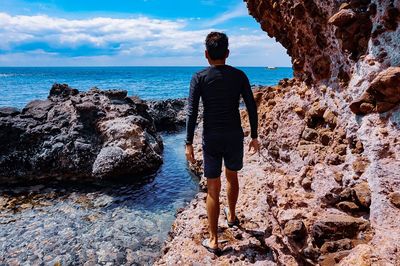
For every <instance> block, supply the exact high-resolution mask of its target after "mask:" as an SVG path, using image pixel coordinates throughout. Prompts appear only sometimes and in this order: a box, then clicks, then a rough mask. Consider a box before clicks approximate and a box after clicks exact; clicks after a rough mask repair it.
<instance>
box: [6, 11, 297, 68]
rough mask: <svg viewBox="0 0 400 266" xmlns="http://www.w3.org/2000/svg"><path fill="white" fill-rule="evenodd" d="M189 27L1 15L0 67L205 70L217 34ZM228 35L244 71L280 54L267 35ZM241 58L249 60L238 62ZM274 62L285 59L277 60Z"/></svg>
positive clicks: (226, 16) (170, 23)
mask: <svg viewBox="0 0 400 266" xmlns="http://www.w3.org/2000/svg"><path fill="white" fill-rule="evenodd" d="M235 10H236V9H235ZM235 10H233V11H232V12H231V13H229V14H228V13H225V14H223V15H222V16H220V17H219V18H216V19H215V20H213V21H214V22H213V23H216V22H217V21H224V20H225V21H226V20H227V19H230V18H233V17H234V16H238V15H240V14H242V12H243V11H240V10H239V9H237V10H236V11H235ZM246 12H247V11H246ZM189 22H190V19H189V20H182V19H180V20H167V19H164V20H161V19H153V18H149V17H145V16H140V17H134V18H126V19H117V18H109V17H95V18H90V19H65V18H58V17H50V16H47V15H35V16H13V15H9V14H7V13H1V12H0V39H1V42H0V65H26V64H30V65H60V64H66V65H107V64H109V65H144V64H153V65H160V64H167V65H174V63H173V62H175V65H204V64H205V63H206V62H205V60H204V56H203V50H204V45H203V44H204V39H205V36H206V35H207V33H209V32H210V31H212V30H218V29H215V28H212V26H209V27H205V28H204V29H200V30H191V29H188V23H189ZM213 23H211V24H210V25H212V24H213ZM216 24H218V23H216ZM225 32H227V33H228V35H229V37H230V48H231V50H232V58H231V59H230V60H231V61H232V62H237V63H239V64H242V65H243V62H245V61H246V60H247V62H248V63H246V64H245V65H259V64H263V63H262V61H263V60H264V61H266V60H268V59H267V58H266V55H267V54H268V52H270V54H271V53H275V51H279V52H281V50H282V49H281V48H280V45H278V44H276V43H273V42H271V39H269V38H268V37H267V36H266V34H265V33H263V32H258V33H256V32H253V31H243V30H242V31H241V30H235V31H234V32H232V33H230V32H229V31H225ZM279 49H281V50H279ZM241 55H246V57H245V58H240V57H241ZM274 56H275V57H276V56H278V57H279V56H280V58H282V55H279V54H277V55H274ZM285 60H286V61H285V62H289V63H285V64H286V65H290V61H289V60H287V58H286V59H285ZM281 61H282V60H281ZM140 62H142V63H140ZM264 65H270V64H267V63H265V64H264ZM281 65H282V64H281Z"/></svg>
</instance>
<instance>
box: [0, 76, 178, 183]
mask: <svg viewBox="0 0 400 266" xmlns="http://www.w3.org/2000/svg"><path fill="white" fill-rule="evenodd" d="M176 102H177V103H180V104H181V105H182V103H181V102H182V101H179V100H177V101H176ZM175 104H176V103H175ZM159 105H161V103H160V104H159ZM168 107H169V108H171V105H168ZM160 119H161V118H160ZM164 120H166V119H164ZM174 122H176V121H174ZM157 125H158V124H154V121H153V118H152V117H151V115H150V114H149V113H148V106H147V104H146V103H145V102H143V101H141V100H140V99H137V98H130V97H127V92H126V91H123V90H109V91H103V90H99V89H97V88H93V89H91V90H89V91H88V92H79V91H78V90H76V89H73V88H70V87H68V85H65V84H64V85H61V84H55V85H54V86H53V87H52V88H51V90H50V93H49V96H48V99H46V100H34V101H32V102H30V103H29V104H27V106H26V107H25V108H23V109H22V110H18V109H15V108H11V107H3V108H0V183H7V184H10V183H21V182H27V181H34V182H37V181H40V180H55V179H58V180H61V179H62V180H100V179H117V178H125V177H129V178H132V177H135V178H138V177H140V176H143V175H148V174H151V173H154V172H155V171H156V170H157V169H158V168H159V166H160V165H161V163H162V151H163V144H162V140H161V138H160V136H159V134H158V133H157V131H156V126H157Z"/></svg>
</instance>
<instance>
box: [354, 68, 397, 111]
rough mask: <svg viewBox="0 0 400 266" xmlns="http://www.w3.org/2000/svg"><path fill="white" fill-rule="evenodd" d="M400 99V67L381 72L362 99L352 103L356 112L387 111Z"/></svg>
mask: <svg viewBox="0 0 400 266" xmlns="http://www.w3.org/2000/svg"><path fill="white" fill-rule="evenodd" d="M399 101H400V67H389V68H387V69H385V70H383V71H382V72H380V73H379V74H378V75H377V76H376V78H375V79H374V80H373V81H372V82H371V85H370V86H369V88H368V89H367V90H366V92H365V93H364V94H363V95H362V96H361V98H360V99H358V100H357V101H355V102H353V103H352V104H351V105H350V109H351V110H352V111H353V113H356V114H368V113H371V112H373V111H376V112H378V113H383V112H387V111H389V110H390V109H392V108H394V107H395V106H396V105H397V104H398V103H399Z"/></svg>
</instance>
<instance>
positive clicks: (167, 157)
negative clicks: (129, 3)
mask: <svg viewBox="0 0 400 266" xmlns="http://www.w3.org/2000/svg"><path fill="white" fill-rule="evenodd" d="M200 69H201V68H200V67H90V68H88V67H82V68H64V67H60V68H0V107H1V106H16V107H19V108H21V107H24V106H25V104H26V103H28V102H29V101H31V100H33V99H44V98H46V97H47V95H48V92H49V89H50V87H51V86H52V84H53V83H55V82H58V83H67V84H69V85H70V86H72V87H75V88H77V89H79V90H81V91H85V90H88V89H90V88H91V87H93V86H96V87H99V88H101V89H126V90H128V92H129V95H137V96H139V97H141V98H144V99H166V98H180V97H186V96H187V94H188V84H189V82H190V79H191V76H192V74H193V73H194V72H196V71H198V70H200ZM241 69H242V70H244V71H245V73H246V74H247V75H248V76H249V79H250V82H251V84H255V85H273V84H276V83H277V82H278V81H279V80H280V79H282V78H286V77H288V78H290V77H291V76H292V70H291V69H290V68H278V69H276V70H267V69H265V68H241ZM162 137H163V141H164V145H165V150H164V164H163V165H162V166H161V168H160V169H159V171H158V172H157V173H156V174H155V175H153V176H152V177H150V178H149V179H148V180H147V181H146V182H144V183H143V184H140V185H138V184H136V185H127V184H120V185H119V184H114V185H112V186H99V187H97V186H83V187H82V186H79V185H72V186H67V185H66V184H65V183H62V184H46V185H39V186H34V187H18V188H9V187H0V265H3V264H5V265H7V264H23V265H42V264H44V265H54V264H55V263H58V262H59V263H61V264H63V265H81V264H83V263H84V262H92V263H94V264H102V265H121V264H127V265H130V264H133V265H149V264H152V262H153V261H154V259H155V258H156V257H157V256H158V253H159V251H160V249H161V245H162V243H163V241H164V240H165V239H166V237H167V232H168V230H169V229H170V227H171V224H172V222H173V220H174V214H175V211H176V209H178V208H180V207H184V206H185V205H186V203H187V202H189V201H190V200H191V199H192V198H193V197H194V195H195V194H196V193H197V190H198V185H197V183H198V180H197V178H194V177H193V176H192V175H191V174H190V173H189V171H188V169H187V164H186V160H185V156H184V147H183V146H184V145H183V143H184V138H185V134H184V132H176V133H163V134H162ZM7 206H11V207H7Z"/></svg>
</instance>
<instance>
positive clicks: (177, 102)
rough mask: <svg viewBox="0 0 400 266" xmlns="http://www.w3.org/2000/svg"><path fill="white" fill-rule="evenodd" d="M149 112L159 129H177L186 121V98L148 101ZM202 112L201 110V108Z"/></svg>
mask: <svg viewBox="0 0 400 266" xmlns="http://www.w3.org/2000/svg"><path fill="white" fill-rule="evenodd" d="M146 103H147V105H148V106H149V111H148V112H149V114H150V115H151V117H152V118H153V120H154V124H155V126H156V128H157V130H158V131H162V130H176V129H178V128H179V127H182V126H184V125H185V123H186V112H185V106H186V99H169V100H163V101H147V102H146ZM200 112H201V110H200Z"/></svg>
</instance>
